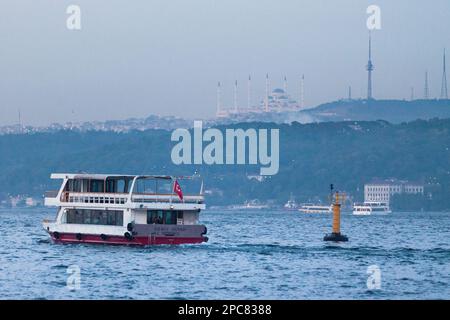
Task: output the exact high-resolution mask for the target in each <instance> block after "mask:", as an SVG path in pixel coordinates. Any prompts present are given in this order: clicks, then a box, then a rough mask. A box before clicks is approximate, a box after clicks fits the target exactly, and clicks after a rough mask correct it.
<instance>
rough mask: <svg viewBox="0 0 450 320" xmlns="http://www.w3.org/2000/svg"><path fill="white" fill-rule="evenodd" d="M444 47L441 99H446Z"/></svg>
mask: <svg viewBox="0 0 450 320" xmlns="http://www.w3.org/2000/svg"><path fill="white" fill-rule="evenodd" d="M445 69H446V68H445V49H444V60H443V65H442V86H441V99H448V91H447V71H446V70H445Z"/></svg>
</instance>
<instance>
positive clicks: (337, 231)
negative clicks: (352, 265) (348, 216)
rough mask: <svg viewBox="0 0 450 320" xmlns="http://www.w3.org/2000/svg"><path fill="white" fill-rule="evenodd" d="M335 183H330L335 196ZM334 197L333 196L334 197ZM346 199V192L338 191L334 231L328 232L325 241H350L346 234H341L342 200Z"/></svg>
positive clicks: (334, 209) (335, 200)
mask: <svg viewBox="0 0 450 320" xmlns="http://www.w3.org/2000/svg"><path fill="white" fill-rule="evenodd" d="M333 189H334V187H333V184H331V185H330V192H331V195H332V197H333ZM332 199H333V198H332ZM344 199H345V193H342V192H341V193H339V191H336V193H335V194H334V199H333V231H332V233H329V234H326V235H325V237H324V238H323V241H334V242H345V241H348V237H347V236H346V235H343V234H341V201H342V202H343V201H344Z"/></svg>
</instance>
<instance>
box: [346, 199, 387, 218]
mask: <svg viewBox="0 0 450 320" xmlns="http://www.w3.org/2000/svg"><path fill="white" fill-rule="evenodd" d="M372 213H392V211H391V209H390V208H389V204H388V203H386V202H375V201H365V202H364V203H359V204H358V203H355V204H354V205H353V214H354V215H357V216H368V215H371V214H372Z"/></svg>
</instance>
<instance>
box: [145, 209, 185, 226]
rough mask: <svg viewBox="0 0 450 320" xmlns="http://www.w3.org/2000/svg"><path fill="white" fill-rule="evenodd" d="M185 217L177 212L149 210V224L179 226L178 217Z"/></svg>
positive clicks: (180, 212)
mask: <svg viewBox="0 0 450 320" xmlns="http://www.w3.org/2000/svg"><path fill="white" fill-rule="evenodd" d="M180 214H181V217H182V216H183V212H182V211H177V210H147V224H177V217H178V218H179V217H180Z"/></svg>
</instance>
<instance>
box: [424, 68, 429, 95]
mask: <svg viewBox="0 0 450 320" xmlns="http://www.w3.org/2000/svg"><path fill="white" fill-rule="evenodd" d="M429 95H430V92H429V89H428V71H425V87H424V89H423V98H424V99H425V100H428V97H429Z"/></svg>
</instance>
